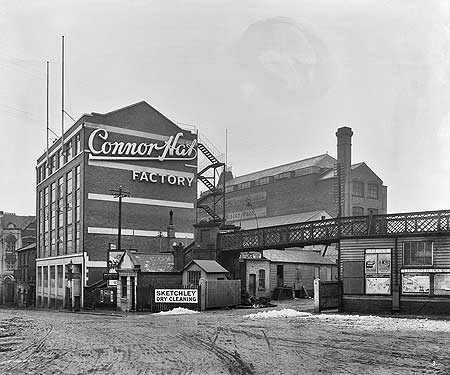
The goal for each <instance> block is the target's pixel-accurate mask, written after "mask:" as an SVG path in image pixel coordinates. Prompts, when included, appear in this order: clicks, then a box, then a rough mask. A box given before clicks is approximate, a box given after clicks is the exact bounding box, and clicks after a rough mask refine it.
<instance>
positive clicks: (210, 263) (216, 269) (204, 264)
mask: <svg viewBox="0 0 450 375" xmlns="http://www.w3.org/2000/svg"><path fill="white" fill-rule="evenodd" d="M192 263H195V264H197V266H199V267H200V268H201V269H202V270H203V271H205V272H206V273H228V271H227V270H226V269H225V268H223V267H222V266H221V265H220V264H219V263H217V262H216V261H215V260H205V259H193V260H192V261H190V262H189V263H188V264H187V265H186V267H184V269H186V268H187V267H189V266H190V265H191V264H192Z"/></svg>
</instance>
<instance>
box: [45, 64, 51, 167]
mask: <svg viewBox="0 0 450 375" xmlns="http://www.w3.org/2000/svg"><path fill="white" fill-rule="evenodd" d="M48 76H49V62H48V61H47V85H46V87H47V99H46V102H47V113H46V123H47V127H46V138H47V139H46V145H47V168H50V164H49V162H48V129H49V125H48V123H49V118H48V117H49V116H48V90H49V78H48Z"/></svg>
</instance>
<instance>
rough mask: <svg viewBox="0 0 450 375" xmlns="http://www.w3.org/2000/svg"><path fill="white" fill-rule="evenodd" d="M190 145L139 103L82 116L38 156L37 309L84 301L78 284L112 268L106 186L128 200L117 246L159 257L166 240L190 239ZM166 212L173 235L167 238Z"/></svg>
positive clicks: (113, 201) (111, 200) (113, 227)
mask: <svg viewBox="0 0 450 375" xmlns="http://www.w3.org/2000/svg"><path fill="white" fill-rule="evenodd" d="M196 142H197V134H195V133H192V132H191V131H187V130H183V129H181V128H179V127H178V126H177V125H176V124H174V123H173V122H172V121H170V120H169V119H168V118H166V117H165V116H163V115H162V114H161V113H159V112H158V111H157V110H155V109H154V108H152V107H151V106H150V105H149V104H147V103H146V102H140V103H137V104H134V105H131V106H129V107H125V108H122V109H119V110H116V111H113V112H109V113H105V114H99V113H92V114H85V115H83V116H82V117H81V118H80V119H79V120H78V121H77V122H76V123H75V124H74V125H72V126H71V127H70V129H68V130H67V131H66V132H65V134H64V136H63V137H62V138H60V139H59V140H57V141H56V142H55V143H54V144H53V145H52V146H51V147H50V148H49V150H48V153H45V154H43V155H41V156H40V157H39V158H38V160H37V167H36V175H37V177H36V178H37V185H36V197H37V201H36V211H37V220H38V225H37V226H38V236H37V259H36V265H37V277H36V278H37V287H36V289H37V292H36V296H37V301H36V302H37V306H44V307H60V306H67V304H68V303H69V304H70V303H71V302H72V303H75V302H76V299H75V297H79V301H80V303H81V306H83V297H84V296H83V294H84V292H83V291H84V288H85V287H87V286H90V285H93V284H95V283H96V282H98V281H100V280H102V277H103V273H105V272H108V268H107V264H108V259H109V249H114V248H115V247H114V246H113V245H112V244H114V245H115V244H116V243H117V233H118V230H117V228H118V203H117V202H118V199H117V198H115V197H114V196H113V195H112V194H111V190H113V189H118V188H119V186H122V187H123V190H124V191H126V192H129V193H130V197H126V198H123V205H122V244H121V245H122V246H121V247H122V249H116V250H125V249H129V248H135V249H139V251H141V252H146V253H159V252H162V251H165V250H167V249H168V248H170V247H171V246H170V245H172V243H170V244H169V242H170V241H172V242H173V241H177V242H182V243H184V244H186V243H187V242H190V241H191V240H192V238H193V228H192V224H193V223H194V222H195V202H196V197H197V182H196V181H197V179H196V170H197V148H196ZM62 144H63V145H64V147H61V145H62ZM171 210H172V211H173V213H174V217H175V223H174V224H175V228H176V231H175V232H174V233H171V236H170V237H171V238H170V239H168V238H167V234H166V228H167V224H168V221H169V212H170V211H171ZM164 237H166V238H164ZM70 296H71V299H72V301H70Z"/></svg>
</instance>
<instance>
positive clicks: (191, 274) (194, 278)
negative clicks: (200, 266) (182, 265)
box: [187, 271, 201, 286]
mask: <svg viewBox="0 0 450 375" xmlns="http://www.w3.org/2000/svg"><path fill="white" fill-rule="evenodd" d="M200 277H201V271H188V272H187V282H188V285H193V286H198V283H199V281H200Z"/></svg>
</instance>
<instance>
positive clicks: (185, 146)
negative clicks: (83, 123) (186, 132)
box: [88, 128, 197, 162]
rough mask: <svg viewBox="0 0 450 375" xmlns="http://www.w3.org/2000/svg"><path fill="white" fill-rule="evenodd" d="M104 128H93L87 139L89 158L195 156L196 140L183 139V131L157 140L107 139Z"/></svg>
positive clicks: (176, 158)
mask: <svg viewBox="0 0 450 375" xmlns="http://www.w3.org/2000/svg"><path fill="white" fill-rule="evenodd" d="M108 137H109V133H108V131H107V130H106V129H101V128H97V129H95V130H94V131H93V132H92V133H91V135H90V136H89V140H88V147H89V151H90V152H91V155H90V158H91V159H99V160H158V161H161V162H162V161H166V160H193V159H195V158H196V157H197V140H196V139H194V140H183V133H181V132H179V133H177V134H176V135H171V136H169V137H168V138H167V140H165V141H163V142H161V143H158V142H150V143H146V142H140V143H137V142H117V141H115V142H112V141H108Z"/></svg>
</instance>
